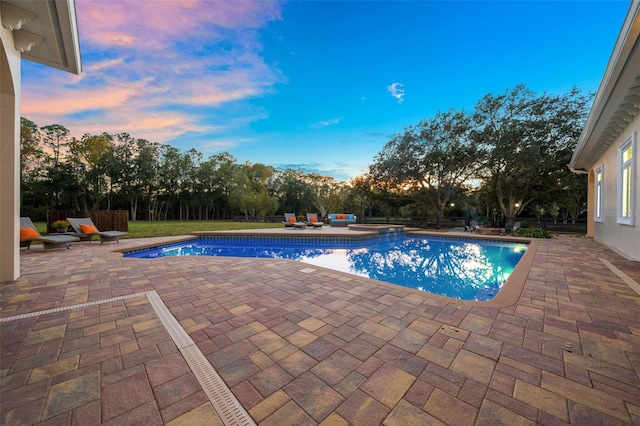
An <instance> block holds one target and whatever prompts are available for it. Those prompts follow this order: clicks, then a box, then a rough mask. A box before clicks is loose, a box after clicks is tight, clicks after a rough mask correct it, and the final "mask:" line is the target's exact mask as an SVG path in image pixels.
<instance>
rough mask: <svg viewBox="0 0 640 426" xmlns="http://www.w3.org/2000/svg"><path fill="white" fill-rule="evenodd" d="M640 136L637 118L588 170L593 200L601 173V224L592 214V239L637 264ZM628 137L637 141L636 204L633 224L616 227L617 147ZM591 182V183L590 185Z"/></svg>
mask: <svg viewBox="0 0 640 426" xmlns="http://www.w3.org/2000/svg"><path fill="white" fill-rule="evenodd" d="M639 134H640V116H636V117H635V119H634V120H633V122H632V123H631V124H630V125H629V127H627V129H626V130H625V131H624V132H622V134H621V135H620V136H619V137H618V138H617V139H616V141H615V142H614V143H613V144H612V145H611V146H610V147H609V149H607V151H606V152H605V153H604V154H603V155H602V157H600V160H599V161H598V162H596V164H594V165H593V167H592V168H591V170H590V171H589V173H590V175H591V174H593V176H594V179H590V185H589V187H590V188H589V190H590V191H593V196H594V198H595V191H596V188H595V172H596V170H598V169H599V168H600V167H601V166H604V167H603V171H604V185H603V194H602V195H603V197H602V198H603V200H602V201H603V202H602V221H597V220H595V217H594V216H595V212H594V211H593V210H592V211H590V212H589V214H590V215H591V216H592V220H594V235H593V237H594V239H595V240H596V241H598V242H600V243H602V244H605V245H606V246H609V247H611V248H612V249H614V250H615V251H617V252H619V253H621V254H623V255H625V256H626V257H628V258H630V259H633V260H638V261H640V215H639V211H638V210H639V208H640V206H639V204H638V203H640V182H639V181H638V177H639V176H640V175H638V167H639V166H640V155H638V144H637V138H638V135H639ZM629 137H635V138H636V145H635V152H634V155H633V158H634V161H633V166H632V167H634V168H635V170H636V180H635V186H634V192H635V200H636V205H635V208H634V212H633V213H634V214H635V223H634V224H633V225H625V224H619V223H618V220H617V216H618V189H619V188H618V187H619V185H620V182H619V181H618V147H620V146H621V145H622V144H623V143H624V142H625V141H627V140H628V138H629ZM592 181H593V184H592Z"/></svg>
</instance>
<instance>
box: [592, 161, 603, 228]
mask: <svg viewBox="0 0 640 426" xmlns="http://www.w3.org/2000/svg"><path fill="white" fill-rule="evenodd" d="M603 184H604V164H603V165H602V166H600V167H598V168H597V169H596V194H595V218H594V219H595V221H596V222H602V200H603V199H604V197H603V196H604V194H603V193H602V190H603Z"/></svg>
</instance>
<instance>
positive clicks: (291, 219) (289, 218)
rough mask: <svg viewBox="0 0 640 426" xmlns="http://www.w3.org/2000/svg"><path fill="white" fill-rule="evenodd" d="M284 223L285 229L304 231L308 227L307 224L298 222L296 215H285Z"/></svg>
mask: <svg viewBox="0 0 640 426" xmlns="http://www.w3.org/2000/svg"><path fill="white" fill-rule="evenodd" d="M282 223H283V224H284V227H285V228H293V229H304V228H306V227H307V224H306V223H305V222H298V219H296V215H295V213H285V214H284V222H282Z"/></svg>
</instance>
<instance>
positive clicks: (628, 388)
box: [0, 237, 640, 425]
mask: <svg viewBox="0 0 640 426" xmlns="http://www.w3.org/2000/svg"><path fill="white" fill-rule="evenodd" d="M163 240H168V239H163ZM150 241H154V242H155V241H159V240H158V239H154V240H122V241H121V243H120V244H112V245H99V244H97V243H94V244H88V243H79V244H75V245H73V247H72V248H71V250H59V251H51V252H47V253H44V252H42V249H41V248H39V247H36V248H32V249H31V250H29V251H23V252H22V255H21V262H22V276H21V278H20V279H19V280H18V281H16V282H9V283H3V284H1V286H0V291H1V295H0V321H1V320H2V319H3V318H4V319H6V318H8V317H14V316H17V315H20V314H26V313H29V312H31V313H34V312H40V311H45V310H51V309H55V308H59V307H65V306H66V307H69V306H72V305H79V307H76V308H70V309H66V310H60V311H57V312H51V313H47V314H42V315H37V316H31V317H29V316H27V317H23V318H19V319H12V320H10V321H3V322H0V423H1V424H7V425H14V424H15V425H17V424H36V423H40V424H56V425H58V424H83V425H88V424H101V423H105V424H114V425H116V424H117V425H123V424H136V423H137V424H145V425H147V424H148V425H154V424H188V425H193V424H213V425H215V424H222V421H221V420H220V418H218V417H217V416H216V414H215V411H214V409H213V406H212V405H211V403H210V402H209V400H208V399H207V396H206V395H205V392H204V391H203V389H202V387H201V386H200V384H199V383H198V381H197V380H196V378H195V377H194V374H193V373H192V371H191V370H190V369H189V367H188V365H187V363H186V362H185V360H184V358H183V357H182V355H181V353H180V351H179V350H178V348H177V346H176V344H175V343H174V341H173V340H172V339H171V337H170V335H169V333H167V330H166V329H165V327H164V326H163V324H162V323H161V321H160V320H159V319H158V316H157V314H156V313H155V312H154V310H153V307H152V306H151V305H150V303H149V299H148V298H147V297H145V296H144V294H143V293H144V292H149V291H156V292H157V293H158V295H159V296H160V298H161V299H162V301H163V302H164V303H165V304H166V306H167V307H168V308H169V309H170V311H171V312H172V314H173V315H174V316H175V317H176V318H177V320H178V321H179V322H180V324H181V326H182V327H183V328H184V329H185V330H186V331H187V332H188V334H189V336H190V337H191V339H193V341H195V342H196V344H197V346H198V348H199V349H200V351H202V353H203V354H204V355H205V356H206V357H207V359H208V361H209V362H210V363H211V365H213V367H215V369H216V371H217V372H218V373H219V374H220V376H221V377H222V378H223V379H224V381H225V382H226V384H227V385H228V386H229V387H230V388H231V390H232V392H233V394H234V395H235V397H236V398H237V399H238V400H239V401H240V402H241V404H242V406H243V407H244V409H246V410H247V411H248V413H249V414H250V416H251V417H252V418H253V420H254V421H255V422H256V423H258V424H261V425H288V424H295V425H304V424H309V425H313V424H327V425H328V424H332V425H339V424H353V425H377V424H383V423H384V424H386V425H413V424H419V425H423V424H448V425H495V424H508V425H516V424H518V425H521V424H522V425H524V424H536V423H538V424H548V425H556V424H569V423H570V424H588V425H595V424H598V425H606V424H636V425H638V424H640V295H639V294H638V293H636V292H635V291H634V290H633V289H632V288H631V287H630V286H629V284H627V283H626V282H625V281H624V280H623V278H621V277H620V276H618V275H616V274H615V273H614V272H612V270H611V269H610V268H609V267H608V266H607V265H606V264H605V263H603V262H602V261H601V260H600V259H604V260H605V261H607V262H610V264H611V265H613V266H614V267H616V268H618V269H619V270H620V271H621V272H622V273H624V274H626V276H627V281H630V282H631V283H632V284H633V281H635V282H636V283H640V265H639V264H638V263H637V262H631V261H627V260H625V259H623V258H622V257H620V256H619V255H618V254H616V253H614V252H613V251H611V250H609V249H607V248H605V247H603V246H602V245H600V244H597V243H594V242H592V241H590V240H587V239H584V238H570V237H562V238H559V239H554V240H543V241H541V242H540V246H539V248H538V252H537V254H536V257H535V261H534V263H533V266H532V268H531V271H530V273H529V275H528V278H527V280H526V283H525V286H524V289H523V291H522V294H521V296H520V298H519V299H518V302H517V303H516V304H514V305H512V306H507V307H502V308H489V307H482V306H467V305H464V304H458V303H451V302H449V301H445V300H442V299H438V298H432V297H429V295H428V294H422V293H419V292H417V291H413V290H408V289H404V288H402V287H396V286H391V285H387V284H383V283H380V282H377V281H372V280H368V279H364V278H360V277H355V276H350V275H347V274H342V273H339V272H334V271H330V270H325V269H322V268H317V267H310V266H309V265H306V264H303V263H297V262H294V261H287V260H267V259H228V258H226V259H225V258H202V257H189V258H186V257H182V258H160V259H152V260H148V259H125V258H122V257H121V255H120V254H119V253H117V252H115V250H117V249H123V248H126V247H134V246H138V245H141V244H142V243H149V242H150ZM623 277H624V276H623ZM107 299H113V300H111V301H109V302H101V301H104V300H107ZM91 302H96V303H91Z"/></svg>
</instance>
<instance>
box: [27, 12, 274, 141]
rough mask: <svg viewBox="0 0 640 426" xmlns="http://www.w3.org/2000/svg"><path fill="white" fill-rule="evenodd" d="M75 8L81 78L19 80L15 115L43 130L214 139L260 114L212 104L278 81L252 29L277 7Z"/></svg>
mask: <svg viewBox="0 0 640 426" xmlns="http://www.w3.org/2000/svg"><path fill="white" fill-rule="evenodd" d="M76 9H77V14H78V19H79V27H80V28H79V29H80V43H81V48H82V53H83V68H84V72H83V73H82V74H81V75H80V76H74V75H70V74H67V73H60V72H58V71H51V70H44V71H39V70H38V74H37V75H26V76H25V77H23V85H22V89H23V91H22V115H23V116H25V117H27V118H29V119H30V120H32V121H34V122H35V123H37V124H38V125H40V126H44V125H48V124H62V125H64V126H65V127H67V128H68V129H69V130H70V131H71V133H72V135H73V136H76V137H81V136H82V134H84V133H94V134H95V133H102V132H108V133H120V132H128V133H130V134H131V135H132V136H134V137H137V138H145V139H149V140H152V141H157V142H161V143H163V142H166V141H169V140H172V139H175V138H178V137H180V136H181V135H185V134H190V135H196V136H197V135H204V134H206V135H210V134H212V133H215V134H217V133H221V132H224V131H226V130H228V129H229V128H230V127H232V126H235V127H236V128H238V127H242V126H245V127H246V125H247V124H248V123H251V122H252V121H255V120H258V119H261V118H264V114H262V112H261V111H259V110H257V109H256V108H251V107H249V109H248V110H247V111H246V112H245V113H243V112H242V111H239V112H238V113H237V115H235V116H234V117H229V116H228V115H224V111H222V110H220V109H218V108H217V107H219V106H220V105H222V104H224V103H227V102H234V101H240V100H244V99H248V98H253V97H258V96H262V95H264V94H265V93H271V92H272V91H273V90H274V89H273V87H274V85H275V84H276V83H277V82H278V81H281V79H282V76H281V75H279V72H278V70H275V69H273V68H272V67H270V66H269V65H267V64H266V63H265V61H264V59H263V58H262V46H261V44H260V43H259V39H258V37H257V34H258V33H257V31H256V30H257V29H259V28H260V27H261V26H264V25H265V24H266V23H267V22H269V21H271V20H274V19H280V5H279V4H278V3H275V2H262V1H190V2H185V1H179V2H177V1H168V0H167V1H164V0H163V1H120V0H108V1H107V0H77V1H76ZM221 43H222V44H221ZM220 46H223V47H222V48H219V47H220ZM229 46H231V47H229ZM203 51H206V54H203ZM194 107H196V108H194ZM206 107H213V108H206ZM178 109H182V110H180V111H177V110H178ZM216 121H217V122H218V123H220V122H222V123H224V127H223V126H216V125H212V124H210V123H215V122H216ZM236 142H237V143H240V142H239V141H236Z"/></svg>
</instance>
